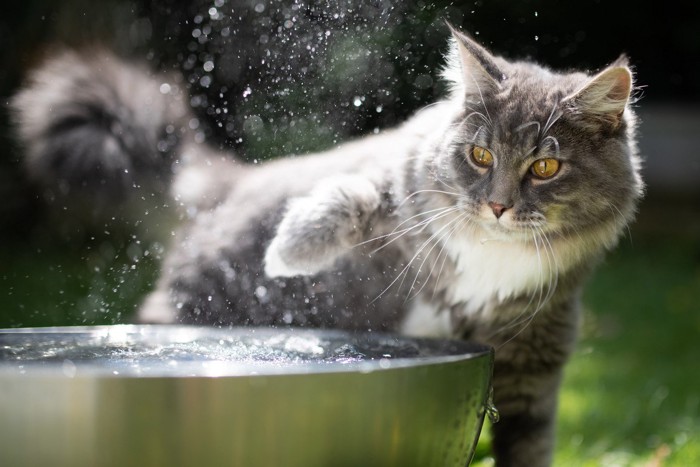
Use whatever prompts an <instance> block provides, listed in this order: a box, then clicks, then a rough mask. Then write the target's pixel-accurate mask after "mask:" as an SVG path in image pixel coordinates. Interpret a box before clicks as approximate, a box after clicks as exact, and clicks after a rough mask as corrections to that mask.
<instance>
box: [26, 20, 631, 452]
mask: <svg viewBox="0 0 700 467" xmlns="http://www.w3.org/2000/svg"><path fill="white" fill-rule="evenodd" d="M450 30H451V38H450V52H449V54H448V56H447V59H446V65H445V67H444V70H443V73H442V74H443V76H444V78H445V79H446V80H447V81H448V82H449V83H450V84H451V88H450V91H449V93H448V95H447V97H446V98H445V99H444V100H442V101H439V102H437V103H435V104H433V105H430V106H428V107H426V108H425V109H423V110H420V111H419V112H417V113H416V114H415V115H414V116H413V117H411V118H410V119H409V120H408V121H407V122H405V123H404V124H402V125H400V126H399V127H397V128H395V129H390V130H386V131H383V132H380V133H379V134H377V135H371V136H366V137H364V138H360V139H358V140H355V141H350V142H346V143H343V144H340V145H339V146H338V147H336V148H333V149H331V150H329V151H327V152H324V153H320V154H313V155H306V156H303V157H295V158H286V159H280V160H276V161H273V162H267V163H264V164H257V165H246V164H243V163H241V162H238V161H236V160H235V158H232V157H229V156H228V155H225V154H222V153H220V152H218V151H216V150H214V149H212V148H209V147H207V146H206V145H205V144H202V143H201V142H199V141H197V140H196V138H195V137H194V136H193V134H192V132H191V131H189V130H188V126H187V122H188V121H189V119H190V118H191V117H190V115H189V113H188V110H187V105H186V98H185V95H184V91H183V89H184V86H183V85H182V82H181V81H179V78H178V77H174V76H161V75H154V74H153V73H149V72H148V71H147V70H146V69H143V68H141V67H139V66H137V65H133V64H129V63H125V62H122V61H120V60H119V59H117V58H115V57H114V56H112V55H110V54H109V53H107V52H97V53H96V52H93V53H91V54H86V55H81V54H78V53H75V52H64V53H62V54H57V55H56V56H54V57H53V58H51V59H49V60H48V62H47V63H45V64H44V65H43V66H41V67H39V68H38V69H37V70H35V71H34V72H33V73H32V74H31V75H30V77H29V79H28V83H27V85H26V86H25V88H24V89H23V90H22V91H20V93H19V94H18V95H17V96H16V97H15V98H14V100H13V103H12V106H13V108H14V111H15V115H16V119H17V122H18V131H19V135H20V139H21V140H22V141H23V143H24V147H25V148H26V154H27V157H26V162H27V168H28V170H29V173H30V174H31V175H33V177H34V178H35V179H36V180H38V181H40V182H41V183H43V184H45V185H46V186H48V187H53V189H54V190H56V191H63V192H67V193H73V194H75V193H78V194H81V193H82V194H85V193H88V194H89V197H90V198H91V199H92V201H93V202H94V203H95V204H96V205H101V206H107V205H110V203H111V204H115V203H117V202H116V201H115V200H119V199H124V198H128V197H129V196H130V193H133V192H139V193H143V192H145V193H151V192H153V191H163V190H164V189H165V188H164V187H170V188H169V189H170V192H171V195H172V199H174V200H176V202H177V203H178V204H179V205H180V206H182V209H183V212H184V213H185V215H184V216H183V217H184V218H185V220H184V221H183V222H182V225H181V226H180V228H179V230H178V232H177V235H176V238H175V239H174V240H173V241H172V244H171V246H170V249H169V254H168V256H167V257H166V258H165V259H164V261H163V265H162V271H161V276H160V278H159V281H158V284H157V286H156V288H155V290H154V291H153V292H152V293H151V294H150V295H149V296H148V298H147V299H146V300H145V302H144V304H143V306H142V307H141V310H140V312H139V319H140V320H141V321H143V322H181V323H192V324H206V325H216V326H229V325H284V326H286V325H292V326H315V327H333V328H343V329H351V330H365V331H366V330H372V331H394V332H400V333H404V334H408V335H420V336H435V337H449V338H461V339H470V340H475V341H479V342H483V343H486V344H489V345H491V346H493V347H494V348H495V367H494V380H493V385H494V397H495V404H496V407H497V408H498V410H499V411H500V414H501V417H500V421H499V422H498V423H496V424H494V425H493V427H492V429H493V451H494V455H495V459H496V464H497V465H498V466H511V465H524V466H539V465H549V464H550V463H551V462H552V452H553V446H554V423H555V414H556V405H557V393H558V387H559V384H560V380H561V375H562V368H563V366H564V364H565V363H566V361H567V358H568V357H569V355H570V354H571V352H572V349H573V347H574V344H575V341H576V335H577V327H578V322H579V314H580V312H579V302H580V294H581V290H582V286H583V284H584V282H585V280H586V278H587V277H588V276H589V274H590V273H591V272H592V270H593V268H594V267H595V265H596V264H597V263H598V262H599V260H600V258H601V257H602V255H603V254H604V253H605V251H606V250H609V249H610V248H612V247H614V246H615V244H616V242H617V241H618V239H619V237H620V236H621V234H622V233H623V231H624V230H625V228H626V226H627V225H628V223H629V222H630V221H631V220H632V219H633V216H634V213H635V211H636V205H637V203H638V201H639V199H640V198H641V196H642V193H643V181H642V179H641V176H640V166H641V159H640V156H639V155H638V150H637V144H636V135H635V132H636V118H635V114H634V111H633V108H632V104H633V101H634V97H633V95H634V83H633V74H632V72H631V70H630V67H629V65H628V62H627V59H626V58H625V57H621V58H620V59H618V60H617V61H615V62H614V63H612V64H611V65H610V66H608V67H606V68H604V69H603V70H602V71H600V72H599V73H596V74H592V75H590V74H586V73H583V72H566V73H559V72H555V71H552V70H549V69H547V68H545V67H542V66H540V65H537V64H535V63H532V62H529V61H509V60H506V59H504V58H502V57H499V56H495V55H493V54H491V53H490V52H489V51H488V50H487V49H486V48H484V47H483V46H481V45H480V44H478V43H477V42H476V41H475V40H474V39H473V38H471V37H469V36H468V35H467V34H465V33H463V32H461V31H458V30H456V29H454V28H452V27H450ZM139 190H141V191H139ZM132 197H133V195H132Z"/></svg>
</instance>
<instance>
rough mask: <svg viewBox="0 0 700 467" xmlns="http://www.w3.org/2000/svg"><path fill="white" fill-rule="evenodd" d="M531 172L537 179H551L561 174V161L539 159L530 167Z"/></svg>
mask: <svg viewBox="0 0 700 467" xmlns="http://www.w3.org/2000/svg"><path fill="white" fill-rule="evenodd" d="M530 172H532V174H533V175H534V176H535V177H537V178H551V177H554V176H555V175H556V174H557V172H559V161H558V160H556V159H539V160H537V161H535V163H534V164H532V166H531V167H530Z"/></svg>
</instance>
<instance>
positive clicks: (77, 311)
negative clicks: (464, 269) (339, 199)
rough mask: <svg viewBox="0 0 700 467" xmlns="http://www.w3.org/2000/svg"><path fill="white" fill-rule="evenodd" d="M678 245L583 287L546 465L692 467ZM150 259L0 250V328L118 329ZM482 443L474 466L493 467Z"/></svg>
mask: <svg viewBox="0 0 700 467" xmlns="http://www.w3.org/2000/svg"><path fill="white" fill-rule="evenodd" d="M686 237H687V238H685V239H683V238H680V239H678V238H677V239H674V240H673V241H671V240H669V239H668V237H666V236H664V235H658V234H654V233H652V234H651V235H642V236H641V237H640V235H637V234H636V233H635V235H634V236H633V238H634V243H631V242H630V241H629V240H626V241H624V242H623V244H622V245H621V246H620V248H619V249H618V250H617V251H616V252H614V253H613V254H611V255H610V256H609V257H608V259H607V260H606V262H605V263H604V264H602V265H601V267H600V268H599V269H598V271H597V273H596V274H595V276H594V277H593V278H592V280H591V282H590V283H589V286H588V287H587V289H586V294H585V297H584V303H585V315H584V316H585V318H584V325H583V328H582V337H581V341H580V343H579V346H578V350H577V351H576V353H575V355H574V356H573V359H572V361H571V362H570V364H569V365H568V367H567V369H566V375H565V380H564V386H563V390H562V393H561V400H560V414H559V424H558V430H557V436H558V447H557V452H556V458H555V465H566V466H616V465H620V466H656V465H664V466H687V465H700V371H699V370H698V365H699V364H700V363H698V362H700V339H699V337H700V305H699V304H698V297H699V296H700V241H698V240H695V238H693V236H686ZM146 251H148V252H149V253H148V254H147V253H146ZM158 251H159V249H158V248H153V246H146V245H141V244H138V243H136V242H134V241H130V242H129V241H127V242H122V243H119V242H117V245H116V246H115V245H113V244H111V243H109V242H105V241H102V242H94V244H90V245H86V246H83V247H80V248H63V247H57V246H56V245H53V246H50V245H45V246H43V247H39V248H36V247H33V248H27V247H26V245H25V246H22V245H20V244H8V243H7V242H6V243H5V245H4V248H3V249H2V252H0V327H10V326H20V325H21V326H44V325H59V324H102V323H107V324H109V323H118V322H126V321H128V320H129V318H130V316H131V313H132V312H133V310H134V308H135V307H136V306H137V303H138V301H139V299H140V297H141V296H142V295H143V294H144V293H145V291H146V290H148V289H149V288H150V287H151V284H152V282H153V281H154V279H155V276H156V263H157V261H156V258H157V256H158ZM488 443H489V441H488V435H485V436H483V438H482V441H481V443H480V447H479V451H478V455H477V461H476V462H475V465H481V466H485V465H490V464H491V463H492V461H491V460H490V458H489V456H488Z"/></svg>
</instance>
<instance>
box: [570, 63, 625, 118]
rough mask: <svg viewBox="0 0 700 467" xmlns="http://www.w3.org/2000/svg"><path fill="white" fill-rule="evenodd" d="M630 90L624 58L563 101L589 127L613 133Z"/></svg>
mask: <svg viewBox="0 0 700 467" xmlns="http://www.w3.org/2000/svg"><path fill="white" fill-rule="evenodd" d="M632 88H633V79H632V72H631V71H630V69H629V67H628V66H627V57H625V56H621V57H620V58H618V59H617V60H616V61H615V62H614V63H613V64H612V65H610V66H609V67H608V68H606V69H605V70H603V71H602V72H600V73H598V74H597V75H596V76H594V77H593V78H591V80H590V81H589V82H588V83H586V85H585V86H584V87H583V88H581V89H580V90H578V91H577V92H575V93H574V94H572V95H571V96H569V97H566V98H565V99H564V103H565V104H566V105H567V106H568V107H569V108H570V109H571V110H572V111H573V112H575V113H576V114H577V115H580V116H582V117H583V118H584V119H586V120H587V121H589V122H591V123H597V124H598V125H603V126H606V127H608V128H609V129H616V128H618V127H619V126H620V124H621V123H622V115H623V114H624V112H625V108H626V107H627V102H628V101H629V99H630V95H631V93H632Z"/></svg>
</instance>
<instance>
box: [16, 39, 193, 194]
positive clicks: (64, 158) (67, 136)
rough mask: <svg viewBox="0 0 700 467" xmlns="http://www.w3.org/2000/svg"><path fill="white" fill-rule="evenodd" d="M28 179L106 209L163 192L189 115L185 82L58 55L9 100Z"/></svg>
mask: <svg viewBox="0 0 700 467" xmlns="http://www.w3.org/2000/svg"><path fill="white" fill-rule="evenodd" d="M12 108H13V111H14V116H15V120H16V123H17V128H18V133H19V136H20V139H21V142H22V143H23V145H24V149H25V154H26V167H27V169H28V173H29V175H30V177H31V178H32V179H33V180H34V181H36V182H38V183H39V184H40V185H42V186H44V187H45V188H47V189H48V191H50V192H51V193H52V194H53V195H55V196H65V195H68V196H71V197H83V198H85V197H88V198H90V202H91V203H94V204H99V205H101V206H103V207H104V206H109V205H110V204H112V203H114V202H121V201H124V200H125V199H127V198H129V197H131V196H132V195H133V194H135V193H138V192H140V193H141V196H143V193H144V192H143V189H147V190H149V191H150V192H155V191H159V192H161V193H164V192H166V191H167V187H168V186H169V185H170V182H171V179H172V176H173V170H172V165H173V163H174V162H175V158H176V157H177V156H176V154H177V151H176V149H177V146H178V145H179V141H180V139H181V138H182V137H184V132H185V131H186V130H185V129H186V128H187V125H186V124H185V122H186V121H187V120H186V119H187V118H188V111H187V105H186V99H185V93H184V90H183V86H182V85H181V83H179V82H178V81H177V79H175V78H173V77H164V76H157V75H154V74H153V73H149V72H148V71H147V70H145V69H142V68H140V67H138V66H135V65H132V64H128V63H125V62H123V61H121V60H119V59H117V58H116V57H115V56H114V55H112V54H110V53H109V52H105V51H102V50H100V51H93V52H91V53H88V54H77V53H75V52H69V51H65V52H61V53H58V54H54V55H53V56H52V57H51V58H50V59H49V60H48V61H46V62H45V63H44V64H43V65H42V66H40V67H39V68H37V69H36V70H34V71H33V72H32V73H31V75H30V76H29V78H28V80H27V84H26V86H25V88H24V89H23V90H21V91H20V92H19V93H18V94H17V95H16V96H15V97H14V99H13V101H12Z"/></svg>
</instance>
